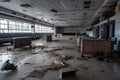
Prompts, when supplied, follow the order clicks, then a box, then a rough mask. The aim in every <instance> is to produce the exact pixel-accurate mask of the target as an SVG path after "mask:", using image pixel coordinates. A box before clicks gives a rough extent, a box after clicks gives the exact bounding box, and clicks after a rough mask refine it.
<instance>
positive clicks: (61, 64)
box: [48, 61, 68, 70]
mask: <svg viewBox="0 0 120 80" xmlns="http://www.w3.org/2000/svg"><path fill="white" fill-rule="evenodd" d="M67 66H68V64H66V63H65V62H62V61H54V62H52V64H51V65H50V66H49V68H48V70H57V69H61V68H64V67H67Z"/></svg>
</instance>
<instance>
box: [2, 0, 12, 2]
mask: <svg viewBox="0 0 120 80" xmlns="http://www.w3.org/2000/svg"><path fill="white" fill-rule="evenodd" d="M0 2H10V0H0Z"/></svg>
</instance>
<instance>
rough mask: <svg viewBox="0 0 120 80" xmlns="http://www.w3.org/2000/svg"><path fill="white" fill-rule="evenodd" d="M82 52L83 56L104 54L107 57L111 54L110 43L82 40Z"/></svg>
mask: <svg viewBox="0 0 120 80" xmlns="http://www.w3.org/2000/svg"><path fill="white" fill-rule="evenodd" d="M81 52H82V54H84V53H85V54H94V53H96V52H103V53H104V54H105V55H107V54H109V53H110V41H109V40H102V39H82V40H81Z"/></svg>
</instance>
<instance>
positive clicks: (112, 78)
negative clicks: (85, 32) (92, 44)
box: [0, 36, 120, 80]
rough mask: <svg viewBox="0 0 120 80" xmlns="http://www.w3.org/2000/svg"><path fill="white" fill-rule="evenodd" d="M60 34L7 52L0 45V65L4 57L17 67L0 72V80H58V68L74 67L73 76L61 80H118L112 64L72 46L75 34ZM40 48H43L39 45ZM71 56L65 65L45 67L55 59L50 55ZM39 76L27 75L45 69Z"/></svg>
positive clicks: (55, 59)
mask: <svg viewBox="0 0 120 80" xmlns="http://www.w3.org/2000/svg"><path fill="white" fill-rule="evenodd" d="M70 37H72V36H69V37H66V36H64V37H63V38H61V39H59V40H58V41H57V40H55V41H54V42H51V43H46V42H44V41H41V40H36V41H33V42H32V48H27V47H26V48H22V49H16V50H14V51H7V48H8V47H11V46H4V47H0V67H1V66H2V64H3V63H4V62H5V61H6V60H8V59H9V60H11V61H12V62H13V63H14V64H16V65H17V66H18V70H17V71H12V72H11V71H0V80H60V79H59V71H60V70H64V69H76V70H77V73H76V78H69V77H68V78H66V79H65V80H120V79H118V77H117V76H116V74H115V73H114V71H113V64H114V63H107V62H102V61H97V60H96V59H95V58H89V59H86V58H81V57H80V52H78V49H77V46H76V45H75V40H76V37H72V40H70V39H69V38H70ZM41 47H43V48H41ZM54 49H56V50H55V51H53V52H52V53H55V54H59V55H63V56H64V55H66V56H72V57H73V58H71V59H68V60H64V62H65V63H67V64H68V65H69V66H67V67H64V68H61V69H57V70H48V69H47V68H48V67H49V66H50V65H51V64H52V63H53V62H55V61H56V62H59V61H60V60H59V58H58V56H54V54H50V52H49V51H51V50H54ZM46 69H47V71H46V73H45V74H44V76H43V77H42V78H35V77H27V76H28V75H29V74H30V73H31V72H33V71H34V70H39V71H40V70H46Z"/></svg>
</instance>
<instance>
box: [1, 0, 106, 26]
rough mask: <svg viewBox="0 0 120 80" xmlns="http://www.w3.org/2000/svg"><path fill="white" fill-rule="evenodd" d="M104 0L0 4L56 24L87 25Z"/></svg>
mask: <svg viewBox="0 0 120 80" xmlns="http://www.w3.org/2000/svg"><path fill="white" fill-rule="evenodd" d="M104 1H105V0H9V1H6V0H1V1H0V6H1V7H5V8H7V9H11V10H14V11H17V12H20V13H23V14H26V15H29V16H32V17H35V18H38V19H41V20H43V21H47V22H49V23H52V24H54V25H56V26H81V27H83V26H88V25H90V23H91V22H92V20H91V19H92V18H93V16H94V15H95V12H96V11H97V10H98V9H99V8H100V7H101V5H102V4H103V2H104Z"/></svg>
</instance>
